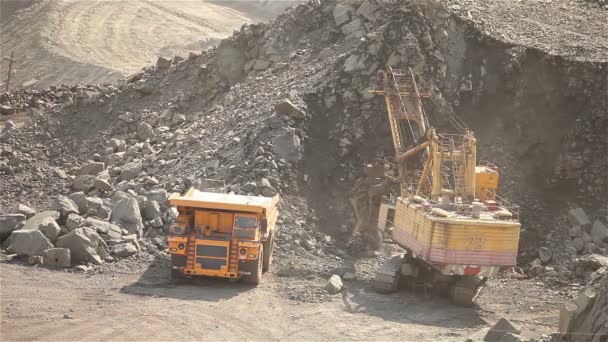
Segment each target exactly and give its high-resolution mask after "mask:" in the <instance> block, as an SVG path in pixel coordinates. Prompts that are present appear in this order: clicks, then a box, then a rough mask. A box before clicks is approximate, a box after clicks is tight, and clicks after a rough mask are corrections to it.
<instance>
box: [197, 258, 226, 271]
mask: <svg viewBox="0 0 608 342" xmlns="http://www.w3.org/2000/svg"><path fill="white" fill-rule="evenodd" d="M196 263H197V264H199V265H200V267H201V268H206V269H208V270H221V269H222V266H226V259H211V258H196Z"/></svg>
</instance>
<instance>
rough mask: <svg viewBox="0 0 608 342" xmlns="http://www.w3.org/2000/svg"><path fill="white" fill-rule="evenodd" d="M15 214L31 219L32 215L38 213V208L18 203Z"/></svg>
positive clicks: (14, 210)
mask: <svg viewBox="0 0 608 342" xmlns="http://www.w3.org/2000/svg"><path fill="white" fill-rule="evenodd" d="M13 214H21V215H24V216H25V217H26V218H28V219H29V218H30V217H32V216H34V215H36V210H34V209H32V208H30V207H28V206H27V205H25V204H21V203H17V205H16V206H15V208H14V209H13Z"/></svg>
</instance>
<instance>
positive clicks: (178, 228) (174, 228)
mask: <svg viewBox="0 0 608 342" xmlns="http://www.w3.org/2000/svg"><path fill="white" fill-rule="evenodd" d="M169 232H170V233H171V234H172V235H184V234H186V232H187V228H186V226H184V225H181V224H173V225H171V227H169Z"/></svg>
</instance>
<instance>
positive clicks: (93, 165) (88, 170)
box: [78, 162, 106, 176]
mask: <svg viewBox="0 0 608 342" xmlns="http://www.w3.org/2000/svg"><path fill="white" fill-rule="evenodd" d="M105 168H106V166H105V164H104V163H103V162H90V163H86V164H83V165H82V166H81V167H80V170H78V174H79V175H93V176H95V175H97V174H98V173H100V172H101V171H103V170H104V169H105Z"/></svg>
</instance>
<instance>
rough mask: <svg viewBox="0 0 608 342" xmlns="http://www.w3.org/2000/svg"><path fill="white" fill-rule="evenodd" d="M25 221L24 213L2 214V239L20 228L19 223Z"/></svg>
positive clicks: (0, 220)
mask: <svg viewBox="0 0 608 342" xmlns="http://www.w3.org/2000/svg"><path fill="white" fill-rule="evenodd" d="M20 222H25V215H23V214H6V215H0V241H4V239H6V238H8V237H9V236H11V233H12V232H13V231H14V230H16V229H17V228H19V226H18V224H19V223H20Z"/></svg>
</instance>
